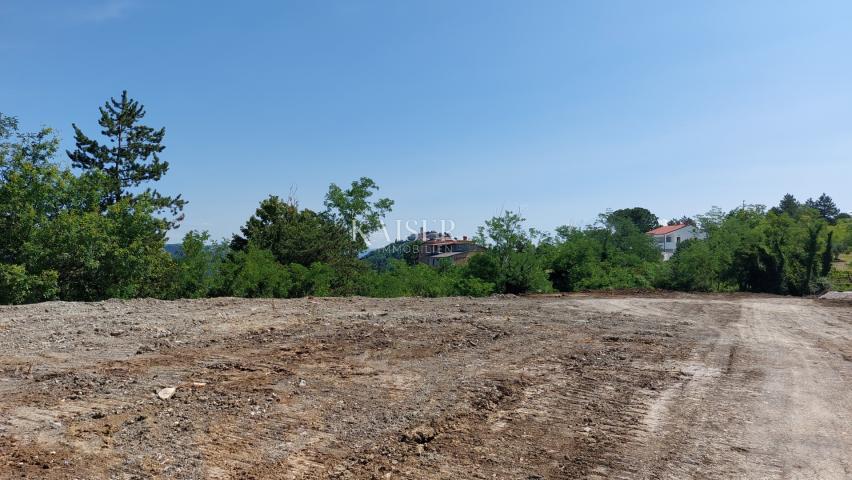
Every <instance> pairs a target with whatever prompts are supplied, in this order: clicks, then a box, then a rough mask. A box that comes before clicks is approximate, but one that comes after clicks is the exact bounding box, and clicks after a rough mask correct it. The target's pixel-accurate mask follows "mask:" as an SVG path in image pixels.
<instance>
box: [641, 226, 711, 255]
mask: <svg viewBox="0 0 852 480" xmlns="http://www.w3.org/2000/svg"><path fill="white" fill-rule="evenodd" d="M648 235H651V236H652V237H654V242H655V243H656V244H657V247H659V249H660V250H662V252H663V260H668V259H670V258H672V255H673V254H674V252H675V250H677V247H678V245H680V242H683V241H685V240H690V239H693V238H696V239H703V238H705V237H706V235H705V234H704V232H702V231H701V230H699V229H698V227H696V226H694V225H687V224H685V223H679V224H677V225H666V226H664V227H658V228H655V229H653V230H651V231H649V232H648Z"/></svg>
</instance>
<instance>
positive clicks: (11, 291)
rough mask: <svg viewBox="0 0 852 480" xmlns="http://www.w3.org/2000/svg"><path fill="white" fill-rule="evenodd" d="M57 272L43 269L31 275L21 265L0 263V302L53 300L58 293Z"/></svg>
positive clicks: (14, 302)
mask: <svg viewBox="0 0 852 480" xmlns="http://www.w3.org/2000/svg"><path fill="white" fill-rule="evenodd" d="M57 282H58V274H57V273H56V272H55V271H53V270H45V271H43V272H40V273H39V274H37V275H31V274H29V273H28V272H27V269H26V268H24V266H22V265H8V264H2V263H0V304H18V303H35V302H43V301H45V300H53V299H55V298H56V296H57V294H58V293H59V288H58V287H57Z"/></svg>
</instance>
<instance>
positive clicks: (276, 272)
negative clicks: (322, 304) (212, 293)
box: [221, 245, 293, 298]
mask: <svg viewBox="0 0 852 480" xmlns="http://www.w3.org/2000/svg"><path fill="white" fill-rule="evenodd" d="M222 275H223V277H224V284H223V286H222V290H221V293H223V294H225V295H232V296H235V297H249V298H270V297H271V298H286V297H288V296H289V295H290V291H291V289H292V288H293V280H292V278H291V275H290V271H289V270H288V269H287V268H286V267H284V266H283V265H281V264H280V263H278V261H277V260H276V259H275V256H274V255H273V254H272V252H270V251H269V250H264V249H260V248H257V247H255V246H254V245H250V246H249V247H248V248H246V249H245V250H242V251H237V252H232V253H231V256H230V258H229V259H228V260H227V261H226V262H225V263H224V264H223V265H222Z"/></svg>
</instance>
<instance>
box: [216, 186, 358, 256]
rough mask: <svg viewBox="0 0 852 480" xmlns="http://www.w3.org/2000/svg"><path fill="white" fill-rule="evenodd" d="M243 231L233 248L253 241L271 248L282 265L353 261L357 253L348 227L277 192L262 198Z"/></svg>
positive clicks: (234, 242) (237, 237) (243, 246)
mask: <svg viewBox="0 0 852 480" xmlns="http://www.w3.org/2000/svg"><path fill="white" fill-rule="evenodd" d="M240 231H241V232H242V235H234V238H233V240H232V241H231V248H233V249H234V250H244V249H245V248H247V247H248V245H249V244H253V245H255V246H257V247H259V248H263V249H267V250H269V251H271V252H272V253H273V255H275V258H276V259H277V260H278V262H280V263H281V264H282V265H288V264H291V263H298V264H300V265H304V266H310V265H311V264H313V263H316V262H324V263H329V264H332V265H338V264H341V263H351V260H352V259H354V258H355V256H356V255H357V253H358V250H357V246H356V245H355V244H354V243H353V242H352V240H351V238H350V236H349V233H348V231H347V230H346V229H345V228H343V227H341V226H340V225H337V224H335V223H333V222H331V221H329V220H328V219H327V218H326V217H325V216H323V215H320V214H317V213H315V212H313V211H311V210H308V209H303V210H300V209H299V208H298V206H297V205H296V204H295V203H294V202H290V203H285V202H283V201H282V200H281V199H280V198H278V197H276V196H270V197H269V198H267V199H265V200H263V201H262V202H260V206H259V207H258V208H257V210H256V211H255V214H254V215H252V216H251V218H249V219H248V221H247V222H246V224H245V226H243V227H242V228H241V229H240Z"/></svg>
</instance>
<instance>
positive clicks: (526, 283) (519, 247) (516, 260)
mask: <svg viewBox="0 0 852 480" xmlns="http://www.w3.org/2000/svg"><path fill="white" fill-rule="evenodd" d="M524 221H525V219H524V218H523V217H521V216H520V215H519V214H517V213H513V212H509V211H504V212H503V214H502V215H499V216H496V217H493V218H491V219H489V220H486V221H485V225H484V226H481V227H479V229H478V234H477V241H478V242H479V243H480V244H481V245H483V246H485V247H486V248H487V250H486V251H485V252H483V253H480V254H477V255H474V256H473V257H471V258H470V260H469V261H468V269H469V271H470V273H471V276H473V277H476V278H479V279H480V280H482V281H484V282H487V283H491V284H494V285H495V288H496V289H497V291H500V292H504V293H524V292H545V291H550V290H551V289H552V286H551V285H550V281H549V280H548V279H547V274H546V273H545V271H544V268H543V266H542V262H541V259H540V258H539V257H538V256H537V255H536V249H535V244H534V241H535V240H536V239H537V238H540V236H541V234H540V232H538V231H536V230H535V229H528V230H525V229H524V228H523V223H524Z"/></svg>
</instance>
